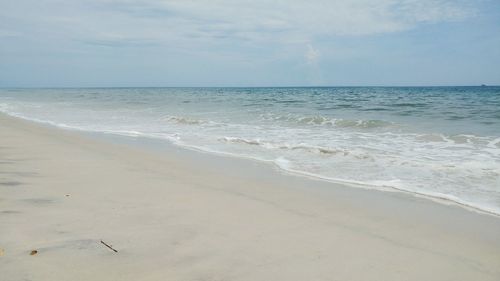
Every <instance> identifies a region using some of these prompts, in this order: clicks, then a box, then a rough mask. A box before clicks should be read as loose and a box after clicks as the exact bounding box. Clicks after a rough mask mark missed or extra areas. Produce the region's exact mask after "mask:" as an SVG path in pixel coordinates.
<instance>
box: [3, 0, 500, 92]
mask: <svg viewBox="0 0 500 281" xmlns="http://www.w3.org/2000/svg"><path fill="white" fill-rule="evenodd" d="M478 84H497V85H499V84H500V1H498V0H475V1H472V0H470V1H461V0H456V1H452V0H434V1H432V0H400V1H397V0H351V1H347V0H338V1H334V0H331V1H323V0H309V1H294V0H287V1H285V0H276V1H264V0H253V1H249V0H248V1H247V0H242V1H238V0H212V1H209V0H206V1H196V0H191V1H189V0H156V1H154V0H81V1H78V0H0V87H2V86H3V87H37V86H39V87H51V86H56V87H72V86H310V85H332V86H336V85H360V86H361V85H478Z"/></svg>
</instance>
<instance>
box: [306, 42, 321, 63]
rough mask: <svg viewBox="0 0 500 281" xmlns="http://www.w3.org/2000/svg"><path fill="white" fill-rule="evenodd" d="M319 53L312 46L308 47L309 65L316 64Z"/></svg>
mask: <svg viewBox="0 0 500 281" xmlns="http://www.w3.org/2000/svg"><path fill="white" fill-rule="evenodd" d="M319 56H320V54H319V51H318V50H316V49H314V47H313V46H312V45H311V44H308V45H307V51H306V54H305V57H306V60H307V63H308V64H316V63H317V61H318V59H319Z"/></svg>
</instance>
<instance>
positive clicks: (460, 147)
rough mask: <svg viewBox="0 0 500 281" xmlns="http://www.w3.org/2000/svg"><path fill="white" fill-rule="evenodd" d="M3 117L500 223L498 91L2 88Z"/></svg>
mask: <svg viewBox="0 0 500 281" xmlns="http://www.w3.org/2000/svg"><path fill="white" fill-rule="evenodd" d="M0 111H2V112H4V113H7V114H9V115H12V116H17V117H21V118H25V119H29V120H33V121H37V122H43V123H48V124H52V125H55V126H58V127H62V128H67V129H77V130H83V131H90V132H102V133H108V134H119V135H124V136H128V137H132V138H155V139H159V140H164V141H165V142H168V143H172V144H175V145H179V146H183V147H187V148H193V149H197V150H203V151H206V152H211V153H220V154H225V155H232V156H236V157H247V158H251V159H255V160H258V161H266V162H271V163H274V164H275V165H276V166H277V167H279V168H281V169H283V170H286V171H288V172H291V173H296V174H302V175H306V176H309V177H317V178H321V179H324V180H328V181H332V182H338V183H343V184H346V185H349V186H352V187H353V188H354V187H362V188H373V189H382V190H395V191H396V190H399V191H405V192H410V193H414V194H418V195H423V196H428V197H432V198H439V199H444V200H446V201H453V202H456V203H459V204H461V205H465V206H469V207H472V208H475V209H478V210H482V211H486V212H490V213H495V214H499V215H500V87H320V88H102V89H101V88H76V89H0Z"/></svg>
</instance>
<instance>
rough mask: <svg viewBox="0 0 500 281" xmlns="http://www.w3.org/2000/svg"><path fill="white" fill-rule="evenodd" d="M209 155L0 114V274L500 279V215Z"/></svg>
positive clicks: (11, 279)
mask: <svg viewBox="0 0 500 281" xmlns="http://www.w3.org/2000/svg"><path fill="white" fill-rule="evenodd" d="M211 157H212V158H213V159H215V158H216V156H212V155H200V159H201V160H200V161H197V160H196V157H194V158H193V157H191V156H190V157H182V153H177V154H171V155H169V154H165V155H164V154H162V153H154V152H152V151H149V150H146V149H139V148H136V147H131V146H127V145H124V144H116V143H111V142H107V141H105V140H99V139H94V138H90V137H88V136H85V135H80V134H79V133H77V132H72V131H65V130H59V129H55V128H49V127H45V126H41V125H37V124H34V123H29V122H26V121H23V120H19V119H15V118H11V117H7V116H4V115H1V116H0V280H2V281H17V280H51V281H53V280H207V281H208V280H213V281H215V280H287V281H290V280H302V281H303V280H386V281H387V280H455V281H456V280H500V219H499V218H497V217H494V216H490V215H483V214H478V213H475V212H472V211H468V210H465V209H463V208H460V207H457V206H446V205H443V204H438V203H435V202H432V201H430V200H427V199H422V198H416V197H414V196H410V195H406V194H403V193H390V192H381V191H370V190H361V189H354V188H350V187H342V186H337V185H334V184H331V183H325V182H321V181H314V180H309V179H306V178H301V177H296V176H291V175H284V174H282V173H280V172H278V171H276V170H273V169H269V167H262V166H263V165H262V164H257V163H253V162H251V161H243V160H236V159H229V158H224V159H221V158H218V160H216V161H217V163H219V164H217V165H215V166H211V165H210V160H207V159H211ZM214 161H215V160H214ZM224 165H225V166H224ZM246 167H248V168H249V169H246ZM101 241H103V242H105V243H106V244H108V245H109V246H111V247H112V248H114V249H116V250H117V252H114V251H112V250H111V249H110V248H108V247H107V246H106V245H104V244H103V243H101ZM32 251H37V252H36V253H32Z"/></svg>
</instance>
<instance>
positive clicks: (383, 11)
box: [0, 0, 474, 44]
mask: <svg viewBox="0 0 500 281" xmlns="http://www.w3.org/2000/svg"><path fill="white" fill-rule="evenodd" d="M0 2H6V3H5V4H1V5H2V7H3V8H2V11H0V16H1V17H2V19H3V21H4V24H3V25H9V27H10V28H11V29H16V26H17V23H19V22H20V23H25V24H26V25H28V26H31V27H33V29H34V30H35V29H36V31H37V33H39V32H42V33H57V34H58V36H67V37H75V36H76V37H79V38H80V39H82V37H83V38H84V39H86V38H88V39H90V40H108V39H110V38H111V39H113V40H114V39H116V38H123V39H124V40H141V39H144V40H148V41H158V42H160V43H166V44H168V43H172V42H176V41H185V40H188V41H195V40H216V41H223V40H227V39H231V40H241V41H252V42H261V41H273V40H274V41H280V42H304V43H305V42H309V41H311V40H315V39H317V38H322V37H325V36H334V35H348V36H359V35H370V34H380V33H389V32H397V31H404V30H407V29H411V28H415V27H416V26H418V25H419V24H422V23H437V22H443V21H456V20H462V19H464V18H467V17H469V16H471V15H472V14H473V13H474V10H473V8H471V7H470V6H468V5H467V3H470V2H464V1H460V0H455V1H453V0H418V1H417V0H399V1H396V0H351V1H347V0H344V1H331V0H310V1H293V0H276V1H264V0H253V1H250V0H240V1H234V0H212V1H203V0H163V1H162V0H136V1H132V0H83V1H62V0H31V1H26V0H19V1H15V2H12V1H10V0H0ZM5 22H7V23H5ZM35 26H38V27H36V28H35ZM1 27H2V26H0V28H1ZM23 32H24V33H29V29H25V30H23ZM34 33H35V32H34ZM108 37H109V38H108Z"/></svg>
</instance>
